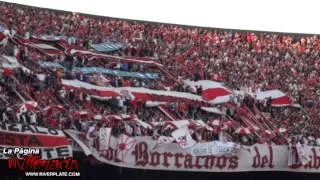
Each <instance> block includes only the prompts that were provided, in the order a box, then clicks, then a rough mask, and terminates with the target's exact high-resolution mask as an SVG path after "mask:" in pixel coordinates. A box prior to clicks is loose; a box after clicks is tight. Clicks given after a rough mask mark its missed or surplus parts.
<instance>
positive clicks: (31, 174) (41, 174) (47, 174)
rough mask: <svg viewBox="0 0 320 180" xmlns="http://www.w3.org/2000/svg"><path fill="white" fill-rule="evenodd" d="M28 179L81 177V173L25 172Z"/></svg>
mask: <svg viewBox="0 0 320 180" xmlns="http://www.w3.org/2000/svg"><path fill="white" fill-rule="evenodd" d="M25 176H26V177H79V176H80V172H25Z"/></svg>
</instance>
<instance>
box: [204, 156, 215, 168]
mask: <svg viewBox="0 0 320 180" xmlns="http://www.w3.org/2000/svg"><path fill="white" fill-rule="evenodd" d="M205 158H206V160H205V162H204V167H205V168H206V169H211V168H212V167H213V166H214V161H215V158H216V157H215V156H206V157H205Z"/></svg>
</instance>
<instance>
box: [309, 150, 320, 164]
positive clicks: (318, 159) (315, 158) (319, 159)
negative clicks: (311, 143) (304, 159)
mask: <svg viewBox="0 0 320 180" xmlns="http://www.w3.org/2000/svg"><path fill="white" fill-rule="evenodd" d="M311 151H312V155H313V157H312V159H313V167H314V168H315V169H319V167H320V157H319V156H318V155H317V152H316V150H315V148H311Z"/></svg>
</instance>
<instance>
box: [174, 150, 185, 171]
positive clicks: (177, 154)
mask: <svg viewBox="0 0 320 180" xmlns="http://www.w3.org/2000/svg"><path fill="white" fill-rule="evenodd" d="M174 156H175V163H174V165H175V166H176V167H177V168H180V167H181V166H182V165H181V164H180V163H179V158H181V157H183V154H182V153H176V154H175V155H174Z"/></svg>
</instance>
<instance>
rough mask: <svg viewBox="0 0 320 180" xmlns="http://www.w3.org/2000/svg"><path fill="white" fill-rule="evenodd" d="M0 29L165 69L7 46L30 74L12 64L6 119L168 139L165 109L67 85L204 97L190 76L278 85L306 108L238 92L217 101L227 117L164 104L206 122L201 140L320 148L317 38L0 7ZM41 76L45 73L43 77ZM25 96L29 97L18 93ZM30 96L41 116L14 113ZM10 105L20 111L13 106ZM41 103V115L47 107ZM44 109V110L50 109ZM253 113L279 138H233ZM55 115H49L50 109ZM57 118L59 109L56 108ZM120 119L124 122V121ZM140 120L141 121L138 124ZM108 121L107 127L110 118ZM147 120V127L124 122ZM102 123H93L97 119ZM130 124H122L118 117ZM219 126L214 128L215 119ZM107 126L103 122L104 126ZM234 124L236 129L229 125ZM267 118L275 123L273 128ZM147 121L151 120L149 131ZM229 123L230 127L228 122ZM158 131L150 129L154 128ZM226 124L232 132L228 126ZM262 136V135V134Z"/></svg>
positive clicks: (5, 92)
mask: <svg viewBox="0 0 320 180" xmlns="http://www.w3.org/2000/svg"><path fill="white" fill-rule="evenodd" d="M0 14H1V16H0V25H1V26H3V27H7V28H8V31H7V35H8V36H9V37H12V38H13V37H15V36H17V35H22V36H23V37H24V38H26V39H29V38H32V37H33V36H41V35H52V36H63V37H65V38H64V39H65V41H64V42H65V43H66V44H67V46H78V47H81V48H84V49H90V48H91V45H92V44H93V43H101V42H104V41H112V42H122V43H125V44H126V45H127V46H126V47H125V48H123V49H121V50H120V51H117V52H116V53H115V54H114V55H120V56H123V57H137V58H141V57H152V58H154V59H155V61H156V62H157V63H160V64H162V65H163V67H150V66H147V65H144V64H140V65H136V64H134V63H119V62H118V63H117V62H115V63H114V62H113V63H109V62H108V63H105V62H104V61H90V60H89V58H87V57H78V56H72V55H68V54H66V55H59V56H53V57H52V56H51V57H47V56H46V55H44V54H41V53H39V52H38V51H35V50H33V49H31V48H25V47H23V46H21V44H18V43H16V42H15V41H14V40H9V41H8V42H5V43H4V44H3V45H2V46H1V50H0V51H1V54H3V55H9V56H15V57H17V59H18V62H19V63H20V64H21V65H23V67H25V68H27V70H26V69H25V68H22V67H20V68H5V67H3V71H2V74H1V86H0V87H1V89H0V92H1V98H0V102H1V103H0V107H1V116H0V117H1V118H2V120H3V121H18V122H22V123H33V124H38V125H44V126H51V127H54V128H70V127H72V128H74V129H78V130H79V131H83V132H88V130H89V129H90V127H92V126H94V127H96V128H95V130H94V131H90V134H91V136H93V137H94V136H98V135H97V134H98V133H97V132H98V130H99V128H100V127H103V126H108V127H114V130H113V134H114V135H119V134H121V133H126V134H128V135H130V136H143V135H149V136H153V137H154V138H157V137H159V136H161V135H164V136H170V134H171V132H172V131H173V130H174V128H171V127H168V126H166V125H164V124H160V125H159V124H157V122H167V121H170V120H171V119H170V118H168V116H167V114H166V113H163V111H161V110H160V108H157V106H151V107H150V106H148V104H147V103H146V102H143V101H138V100H133V99H130V98H127V97H123V96H121V97H113V98H111V99H108V100H101V99H97V98H93V97H91V96H90V95H89V94H88V93H86V92H85V91H82V90H81V89H80V90H79V89H74V88H70V87H66V86H64V85H63V84H62V82H61V81H62V79H70V80H71V79H73V80H74V79H77V80H80V81H84V82H88V83H91V84H97V85H101V84H100V83H97V81H98V80H97V79H103V84H102V85H103V86H108V87H145V88H149V89H157V90H171V91H179V92H189V91H191V93H194V94H198V95H201V91H202V87H197V89H196V90H195V91H194V90H191V89H190V87H188V86H185V85H184V83H183V80H186V79H189V80H192V81H198V80H212V81H218V82H223V83H224V85H225V86H226V87H228V88H230V89H234V90H238V91H245V92H249V93H256V92H260V91H265V90H272V89H280V90H281V91H283V92H285V93H287V94H288V95H289V96H290V97H291V98H292V100H293V102H294V103H296V104H299V105H300V106H301V107H299V108H297V107H291V106H290V107H272V106H271V102H270V100H269V99H265V100H263V101H257V100H255V99H254V98H253V97H250V96H247V95H241V96H238V95H235V96H233V97H232V100H230V102H229V103H226V104H220V105H214V106H213V107H217V108H219V109H220V110H221V111H223V112H225V113H224V114H225V115H217V114H213V113H208V112H205V111H203V110H202V109H201V107H202V104H201V103H194V102H169V103H166V104H164V105H158V106H161V107H162V108H164V109H165V111H166V112H167V113H171V114H172V116H174V117H179V118H178V119H194V120H198V119H199V120H200V119H201V120H202V122H205V124H206V125H202V126H201V127H202V128H198V125H197V124H192V123H190V124H189V128H190V129H191V131H192V137H193V138H194V139H195V140H197V141H210V140H214V139H223V138H222V136H223V137H224V136H225V137H226V138H227V139H228V140H233V141H237V142H241V143H243V144H245V145H251V144H254V143H271V142H273V143H275V144H287V143H288V139H289V138H291V137H295V139H299V140H300V141H301V143H304V144H309V145H318V146H320V129H319V128H318V127H319V126H320V76H319V75H320V74H319V73H320V59H319V52H320V39H319V36H317V35H314V36H312V35H295V34H279V33H269V32H267V33H264V32H257V33H255V32H245V31H236V30H216V29H205V28H192V27H184V26H178V25H165V24H153V23H144V22H135V21H127V20H118V19H110V18H101V17H93V16H88V15H83V14H78V13H70V12H60V11H53V10H45V9H38V8H32V7H26V6H18V5H14V4H8V3H3V2H0ZM38 60H48V61H49V60H50V61H54V62H57V63H60V64H61V65H62V66H63V67H64V68H65V69H69V70H71V69H72V68H73V67H94V66H97V65H99V66H103V67H109V68H112V69H119V70H122V71H129V72H135V71H139V72H152V73H158V74H159V75H160V78H159V79H158V80H145V79H138V78H125V77H115V76H110V75H103V74H90V75H83V74H81V73H74V72H69V71H65V72H61V70H60V69H50V68H43V67H40V66H39V65H38V64H37V61H38ZM39 74H42V75H44V78H43V79H42V80H41V78H39ZM20 96H22V98H21V97H20ZM23 98H27V99H28V100H33V101H36V102H37V103H38V107H37V108H35V110H34V111H26V112H23V113H20V112H19V113H16V111H15V108H16V107H17V105H20V104H21V103H23V100H22V99H23ZM51 105H61V107H60V106H59V107H58V108H57V109H59V110H58V111H57V112H59V113H48V112H49V111H48V110H47V109H46V107H48V106H51ZM8 107H12V108H8ZM39 107H41V108H42V110H39ZM44 109H45V110H44ZM242 111H245V112H246V113H250V114H252V115H253V116H254V118H253V119H255V120H256V122H258V123H262V122H263V121H264V122H265V123H266V124H269V125H268V127H270V129H272V130H276V129H278V130H279V129H280V130H279V131H277V133H274V134H273V133H270V132H269V131H266V132H255V131H261V129H260V130H258V129H253V130H252V133H244V134H242V133H235V131H234V130H235V129H236V127H238V128H239V127H242V126H245V125H246V124H245V123H244V122H243V119H242V118H241V117H240V116H241V112H242ZM50 112H51V111H50ZM52 112H55V111H52ZM119 117H120V118H119ZM132 117H133V118H132ZM104 118H106V119H107V120H106V121H102V120H103V119H104ZM130 118H131V119H135V118H136V119H140V120H142V122H140V121H139V122H140V123H136V121H125V119H130ZM93 119H95V120H94V121H92V120H93ZM119 119H122V120H124V121H119ZM216 119H218V120H220V121H221V123H220V124H218V125H216V124H213V123H212V122H213V120H216ZM97 120H99V121H97ZM229 121H231V122H232V123H231V124H232V125H230V127H228V126H227V125H226V122H229ZM266 121H268V122H266ZM143 122H146V123H148V125H146V124H144V123H143ZM222 124H223V126H222ZM149 125H151V126H152V128H151V127H150V126H149ZM224 125H226V126H227V127H226V126H224ZM261 136H263V137H261Z"/></svg>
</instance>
